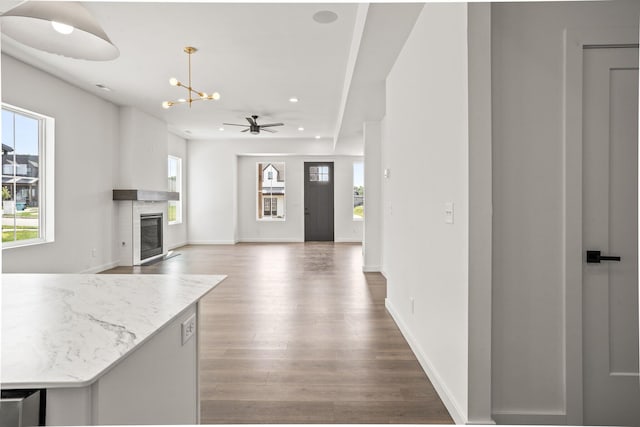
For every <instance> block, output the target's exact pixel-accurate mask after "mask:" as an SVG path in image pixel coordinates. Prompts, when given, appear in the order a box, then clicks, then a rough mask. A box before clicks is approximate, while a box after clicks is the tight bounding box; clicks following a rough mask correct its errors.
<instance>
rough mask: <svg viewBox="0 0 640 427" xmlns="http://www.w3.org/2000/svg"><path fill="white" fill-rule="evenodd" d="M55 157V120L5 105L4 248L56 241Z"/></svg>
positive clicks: (3, 116) (3, 127) (3, 172)
mask: <svg viewBox="0 0 640 427" xmlns="http://www.w3.org/2000/svg"><path fill="white" fill-rule="evenodd" d="M45 153H50V156H49V157H50V158H51V160H50V161H49V160H48V159H46V158H45ZM52 159H53V119H51V118H49V117H45V116H41V115H39V114H36V113H32V112H29V111H26V110H22V109H20V108H17V107H12V106H9V105H5V104H3V106H2V246H3V248H4V247H13V246H23V245H26V244H33V243H42V242H45V241H53V207H52V205H53V175H52V172H53V164H52V162H53V160H52ZM49 169H50V170H49ZM45 172H46V173H45ZM46 196H50V197H48V198H47V197H46Z"/></svg>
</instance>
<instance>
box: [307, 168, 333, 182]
mask: <svg viewBox="0 0 640 427" xmlns="http://www.w3.org/2000/svg"><path fill="white" fill-rule="evenodd" d="M309 181H314V182H315V181H318V182H329V166H311V167H310V168H309Z"/></svg>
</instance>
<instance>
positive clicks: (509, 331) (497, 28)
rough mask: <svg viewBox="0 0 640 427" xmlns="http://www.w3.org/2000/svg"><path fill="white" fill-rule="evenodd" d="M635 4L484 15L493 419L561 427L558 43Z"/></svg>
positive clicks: (625, 18) (511, 9) (622, 19)
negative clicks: (488, 49)
mask: <svg viewBox="0 0 640 427" xmlns="http://www.w3.org/2000/svg"><path fill="white" fill-rule="evenodd" d="M639 12H640V4H639V3H637V2H602V3H597V2H594V3H589V2H585V3H544V4H534V3H532V4H528V3H517V4H507V3H505V4H502V3H500V4H499V3H495V4H493V5H492V32H493V39H492V56H493V59H492V74H493V79H492V85H493V94H492V98H493V159H492V160H493V195H494V196H493V204H494V206H493V265H492V269H493V303H492V306H493V320H492V321H493V331H492V334H493V341H492V359H493V369H492V371H493V379H492V384H493V393H492V394H493V412H494V416H495V419H496V420H497V421H499V422H503V423H521V422H524V423H554V424H555V423H564V422H565V405H566V402H567V399H568V396H566V395H565V383H566V381H567V378H566V376H565V363H567V362H568V363H571V361H565V355H564V351H565V338H564V334H565V331H564V298H565V294H564V284H563V280H564V279H563V271H564V268H565V266H564V265H563V264H562V259H563V241H562V239H563V235H564V230H563V217H562V212H563V173H564V171H563V168H564V163H563V144H562V135H563V110H562V108H563V92H564V90H563V61H564V54H563V35H564V30H565V29H566V28H569V29H584V28H589V27H591V28H601V27H618V26H632V27H635V28H636V29H637V27H638V16H639Z"/></svg>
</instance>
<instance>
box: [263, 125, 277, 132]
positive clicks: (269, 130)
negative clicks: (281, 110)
mask: <svg viewBox="0 0 640 427" xmlns="http://www.w3.org/2000/svg"><path fill="white" fill-rule="evenodd" d="M260 130H263V131H265V132H270V133H277V132H278V131H277V130H273V129H262V126H260Z"/></svg>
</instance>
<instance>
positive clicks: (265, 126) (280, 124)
mask: <svg viewBox="0 0 640 427" xmlns="http://www.w3.org/2000/svg"><path fill="white" fill-rule="evenodd" d="M271 126H284V123H269V124H268V125H260V127H261V128H267V127H271Z"/></svg>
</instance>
